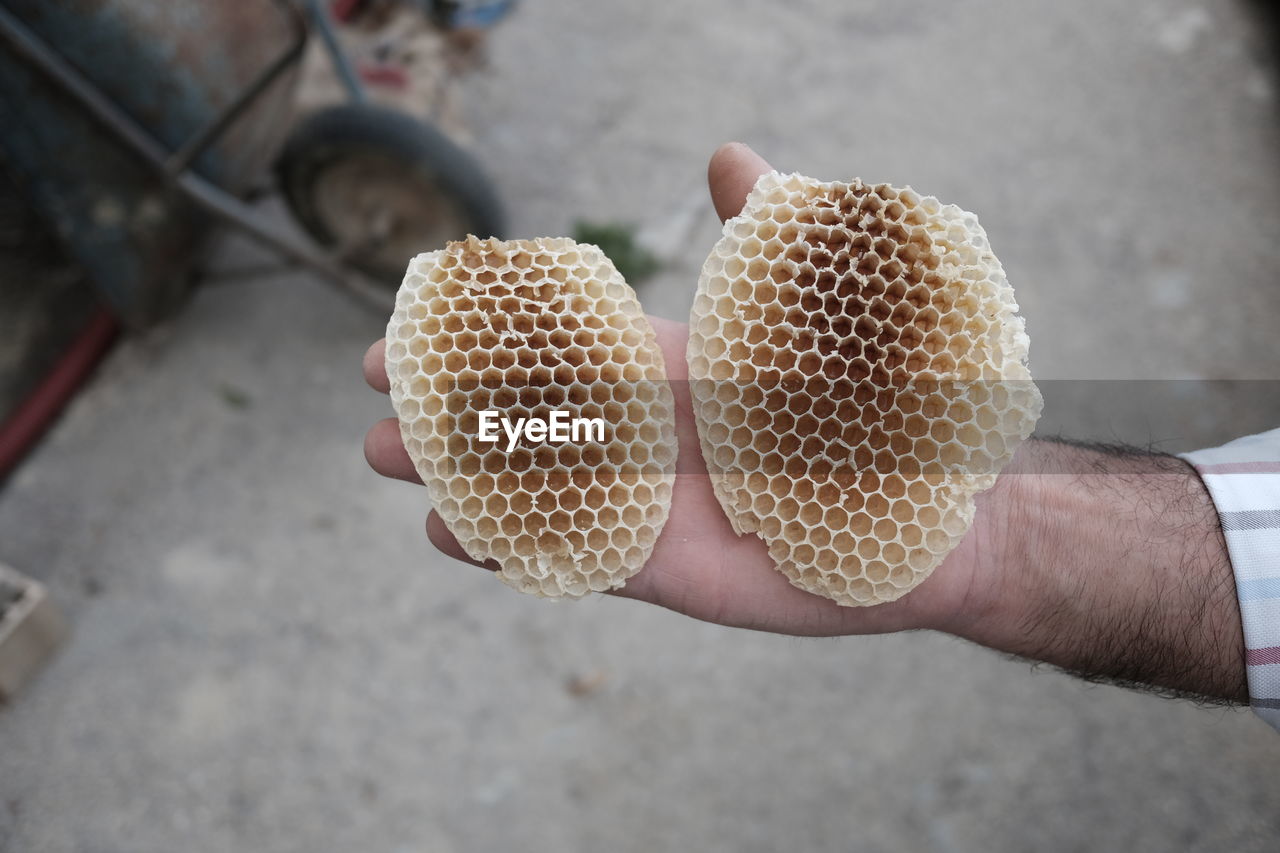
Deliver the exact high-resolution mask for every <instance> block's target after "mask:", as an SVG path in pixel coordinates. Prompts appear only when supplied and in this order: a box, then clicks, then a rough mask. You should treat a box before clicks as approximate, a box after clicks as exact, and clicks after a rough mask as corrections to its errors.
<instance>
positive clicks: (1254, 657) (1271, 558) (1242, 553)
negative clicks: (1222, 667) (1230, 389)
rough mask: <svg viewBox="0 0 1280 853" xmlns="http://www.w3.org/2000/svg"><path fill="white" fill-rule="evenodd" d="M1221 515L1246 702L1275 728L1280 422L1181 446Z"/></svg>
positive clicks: (1279, 640) (1279, 696) (1279, 687)
mask: <svg viewBox="0 0 1280 853" xmlns="http://www.w3.org/2000/svg"><path fill="white" fill-rule="evenodd" d="M1182 458H1183V459H1186V460H1187V461H1188V462H1190V463H1191V464H1192V465H1193V466H1195V469H1196V471H1197V472H1199V474H1200V478H1201V479H1202V480H1203V481H1204V484H1205V487H1206V488H1207V489H1208V490H1209V495H1210V496H1211V497H1212V498H1213V503H1214V506H1215V507H1217V509H1218V518H1219V519H1221V521H1222V532H1223V535H1224V536H1225V537H1226V540H1227V551H1228V553H1229V554H1230V555H1231V567H1232V569H1233V570H1234V571H1235V575H1236V595H1237V596H1238V597H1239V599H1240V620H1241V622H1242V623H1243V625H1244V645H1245V663H1246V664H1247V668H1248V677H1249V702H1250V704H1251V705H1252V706H1253V710H1254V711H1255V712H1256V713H1257V714H1258V716H1260V717H1262V719H1264V720H1266V721H1267V722H1268V723H1270V724H1271V725H1272V726H1274V727H1275V728H1276V729H1280V429H1274V430H1271V431H1270V432H1264V433H1260V434H1258V435H1250V436H1246V437H1244V438H1238V439H1236V440H1235V441H1232V442H1230V443H1228V444H1224V445H1222V446H1221V447H1214V448H1211V449H1208V450H1197V451H1195V452H1194V453H1184V454H1182Z"/></svg>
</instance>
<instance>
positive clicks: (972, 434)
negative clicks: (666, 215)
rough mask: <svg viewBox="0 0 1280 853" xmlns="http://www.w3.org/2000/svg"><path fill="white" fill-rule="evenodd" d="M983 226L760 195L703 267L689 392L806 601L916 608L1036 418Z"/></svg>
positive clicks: (793, 186)
mask: <svg viewBox="0 0 1280 853" xmlns="http://www.w3.org/2000/svg"><path fill="white" fill-rule="evenodd" d="M1017 308H1018V306H1017V303H1016V302H1015V301H1014V297H1013V290H1012V288H1011V287H1010V286H1009V283H1008V282H1007V280H1006V278H1005V275H1004V271H1003V269H1002V268H1001V265H1000V262H999V261H998V260H997V259H996V257H995V255H994V254H992V252H991V249H990V246H989V245H988V242H987V236H986V233H985V232H984V231H983V229H982V227H981V226H980V225H979V224H978V221H977V219H976V218H975V217H974V216H973V215H972V214H970V213H966V212H964V211H963V210H961V209H960V208H958V207H955V206H954V205H943V204H940V203H939V202H938V200H937V199H935V198H929V197H922V196H920V195H918V194H916V193H915V192H913V191H912V190H910V189H895V188H893V187H890V186H888V185H885V184H876V185H870V184H866V183H863V182H862V181H861V180H857V179H855V180H853V181H851V182H849V183H822V182H818V181H815V180H813V179H810V178H805V177H802V176H800V175H781V174H778V173H776V172H774V173H769V174H766V175H763V176H761V178H760V179H759V180H758V181H757V183H756V185H755V187H754V188H753V189H752V191H751V193H750V195H749V196H748V198H747V202H746V206H745V207H744V209H743V211H742V213H741V214H740V215H739V216H737V217H735V218H733V219H730V220H729V221H728V222H726V223H725V225H724V232H723V235H722V237H721V239H720V241H719V242H718V243H717V244H716V246H715V248H714V249H713V250H712V252H711V254H710V256H709V257H708V258H707V261H706V264H705V265H704V267H703V269H702V274H701V276H700V279H699V282H698V291H697V294H696V296H695V298H694V304H693V310H692V312H691V317H690V336H689V349H688V358H689V375H690V390H691V394H692V398H693V408H694V415H695V418H696V420H697V424H698V435H699V439H700V441H701V445H702V452H703V456H704V458H705V461H706V463H707V469H708V472H709V473H710V475H711V478H712V486H713V488H714V491H715V494H716V497H717V498H718V499H719V501H720V504H721V506H722V507H723V508H724V510H725V513H726V514H727V515H728V517H729V520H730V522H731V523H732V525H733V527H734V529H735V531H737V533H738V534H739V535H741V534H744V533H750V532H754V533H757V534H759V536H760V537H761V538H762V539H763V540H764V542H765V544H766V545H767V546H768V548H769V554H770V556H771V557H772V558H773V560H774V562H775V563H776V564H777V567H778V569H779V570H780V571H781V572H782V573H783V574H785V575H786V576H787V578H788V579H789V580H790V581H791V583H792V584H794V585H795V586H798V587H800V588H802V589H805V590H809V591H810V592H814V593H818V594H820V595H824V596H826V597H828V598H831V599H833V600H834V601H836V602H838V603H840V604H842V605H847V606H858V605H872V604H879V603H882V602H886V601H892V600H894V599H897V598H900V597H901V596H903V595H905V594H906V593H907V592H909V591H910V590H911V589H913V588H914V587H915V586H916V585H918V584H919V583H920V582H921V581H923V580H924V579H925V578H926V577H928V576H929V574H930V573H931V572H932V571H933V570H934V568H936V567H937V566H938V564H939V563H941V562H942V560H943V558H944V557H946V555H947V554H948V553H949V552H950V551H951V550H952V549H953V548H954V547H955V546H956V545H957V544H958V543H959V542H960V540H961V539H962V538H963V537H964V535H965V533H966V531H967V530H968V529H969V527H970V525H971V524H972V523H973V518H974V496H975V495H976V494H978V493H979V492H981V491H982V490H984V489H986V488H988V487H990V486H991V485H992V484H993V483H994V482H995V478H996V475H997V474H998V473H999V471H1000V469H1001V467H1003V466H1004V465H1005V463H1007V462H1008V461H1009V459H1010V457H1012V455H1013V453H1014V450H1015V449H1016V447H1017V445H1018V443H1019V442H1021V441H1022V440H1023V439H1025V438H1026V437H1027V436H1028V435H1030V433H1031V430H1032V428H1033V427H1034V426H1035V422H1036V419H1037V418H1038V417H1039V414H1040V407H1041V400H1040V394H1039V391H1038V390H1037V389H1036V387H1035V385H1034V384H1033V383H1032V381H1031V374H1030V372H1029V371H1028V369H1027V366H1026V358H1027V346H1028V339H1027V335H1026V333H1025V331H1024V329H1023V321H1022V318H1021V317H1019V316H1018V315H1017V313H1016V312H1017Z"/></svg>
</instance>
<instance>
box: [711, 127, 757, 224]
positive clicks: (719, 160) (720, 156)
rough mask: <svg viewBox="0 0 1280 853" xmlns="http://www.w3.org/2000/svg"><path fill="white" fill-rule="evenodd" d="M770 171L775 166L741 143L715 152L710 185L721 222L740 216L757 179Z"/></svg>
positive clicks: (712, 158) (731, 144)
mask: <svg viewBox="0 0 1280 853" xmlns="http://www.w3.org/2000/svg"><path fill="white" fill-rule="evenodd" d="M770 171H773V167H772V166H770V165H769V163H768V162H767V161H766V160H765V159H764V158H763V157H761V156H760V155H759V154H757V153H756V152H754V151H752V150H751V149H750V148H749V147H747V146H746V145H744V144H742V143H741V142H726V143H725V144H724V145H721V146H720V147H719V148H717V149H716V153H715V154H713V155H711V162H710V163H709V164H708V165H707V186H708V187H709V188H710V189H711V201H712V203H713V204H715V207H716V214H717V215H718V216H719V217H720V221H721V222H723V221H724V220H726V219H729V218H730V217H733V216H737V215H738V213H739V212H740V211H741V210H742V206H743V205H744V204H745V203H746V201H747V193H749V192H751V188H752V187H753V186H755V183H756V179H757V178H759V177H760V176H761V175H763V174H765V173H766V172H770Z"/></svg>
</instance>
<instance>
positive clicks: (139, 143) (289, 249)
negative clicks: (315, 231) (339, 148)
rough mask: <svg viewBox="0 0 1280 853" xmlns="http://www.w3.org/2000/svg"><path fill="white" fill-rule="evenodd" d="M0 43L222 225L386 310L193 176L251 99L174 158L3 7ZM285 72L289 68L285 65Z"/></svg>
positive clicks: (328, 258)
mask: <svg viewBox="0 0 1280 853" xmlns="http://www.w3.org/2000/svg"><path fill="white" fill-rule="evenodd" d="M277 2H278V3H281V5H283V3H282V2H281V0H277ZM284 2H287V0H284ZM308 2H309V3H312V4H314V2H315V0H308ZM294 12H295V17H294V19H295V21H297V22H299V23H300V24H301V26H302V27H304V28H305V26H306V22H305V20H304V19H302V18H301V17H300V16H297V15H296V10H294ZM0 42H4V43H6V44H8V46H9V47H10V48H12V49H13V51H14V52H15V53H16V54H17V55H18V56H19V57H20V58H22V59H25V60H26V61H27V62H29V63H30V64H31V65H32V66H34V67H35V68H37V69H38V70H39V71H40V72H41V73H43V74H45V75H46V76H47V77H49V78H50V79H51V80H52V81H53V82H54V83H56V84H57V85H59V86H61V87H62V89H63V90H64V91H65V92H66V93H67V94H68V95H70V96H71V97H72V98H73V99H74V100H76V101H77V102H78V103H79V104H80V105H81V106H82V107H84V109H85V110H86V111H87V112H88V113H89V114H90V115H91V116H92V117H93V118H94V119H95V120H96V121H98V123H99V124H101V125H102V126H103V127H104V128H106V129H107V130H108V131H110V132H111V133H113V134H114V135H115V136H116V137H118V138H119V139H120V140H121V141H122V142H124V143H125V144H126V145H127V146H128V147H129V148H131V149H132V150H133V151H134V152H135V153H136V154H138V155H139V156H140V157H142V158H143V159H144V160H146V161H147V162H148V163H150V164H151V165H153V166H154V167H155V168H156V169H157V171H158V172H159V173H160V175H161V176H162V177H163V178H164V179H165V180H166V181H168V182H169V183H171V184H172V185H173V186H175V187H176V188H177V189H178V190H179V191H180V192H182V193H183V194H184V195H186V196H187V197H189V198H190V199H191V200H192V201H194V202H195V203H196V204H198V205H199V206H200V207H201V208H203V209H204V210H205V211H206V212H208V213H209V214H211V215H213V216H215V217H217V218H218V219H220V220H222V221H223V222H226V223H228V224H230V225H233V226H236V227H238V228H240V229H241V230H243V231H244V232H245V233H246V234H248V235H249V236H250V237H252V238H254V239H255V240H257V241H258V242H259V243H261V244H263V245H265V246H267V247H268V248H271V249H274V250H276V251H278V252H280V253H281V254H283V255H285V256H286V257H288V258H290V259H291V260H293V261H295V262H297V263H300V264H302V265H304V266H306V267H308V268H309V269H311V270H312V271H314V272H316V273H317V274H319V275H321V276H323V277H324V278H326V279H328V280H330V281H332V282H334V283H336V284H338V285H340V286H341V287H343V288H344V289H345V290H347V291H348V292H350V293H352V294H354V295H355V296H356V297H358V298H359V299H360V300H361V301H362V302H365V303H367V304H369V305H370V306H373V307H376V308H378V309H379V310H382V309H385V308H386V297H385V294H383V293H381V292H380V289H379V288H378V287H377V286H376V285H374V284H373V283H371V282H368V281H365V280H363V278H362V277H359V276H357V275H355V274H353V273H352V272H351V271H350V270H347V269H345V268H344V267H343V266H342V262H341V258H340V257H339V256H338V255H336V254H334V253H331V252H328V251H325V250H323V249H320V248H318V247H316V246H314V245H313V244H311V243H308V242H305V241H303V240H299V239H297V238H295V237H293V236H292V235H289V234H286V233H284V232H282V231H280V230H279V229H278V228H276V227H274V226H272V225H271V224H270V223H268V222H266V221H264V220H263V219H262V218H261V217H260V216H259V215H258V214H257V212H256V211H254V210H253V208H251V207H250V206H249V205H247V204H245V203H244V202H243V201H241V200H240V199H238V198H236V197H235V196H233V195H232V194H231V193H229V192H226V191H225V190H223V189H222V188H220V187H218V186H217V185H215V184H213V183H212V182H210V181H208V180H206V179H205V178H203V177H201V176H200V175H198V174H196V173H194V172H192V171H191V169H190V168H189V166H190V164H191V161H192V160H193V159H194V158H196V157H198V156H199V155H200V153H201V152H202V151H204V150H205V148H207V147H208V146H209V145H210V144H211V143H212V142H213V141H214V140H216V139H217V137H218V136H219V135H220V134H221V133H222V132H223V131H224V130H226V128H227V127H228V126H229V125H230V124H231V122H232V121H234V120H235V118H236V117H237V116H239V115H240V114H241V113H242V112H243V111H244V109H245V108H246V107H247V106H248V105H249V104H250V103H251V102H252V100H253V98H252V97H246V96H245V95H243V94H242V95H241V96H239V97H237V98H236V99H235V100H234V101H233V102H232V104H231V105H230V106H229V107H228V108H227V109H226V110H224V111H223V113H222V114H220V115H219V116H218V117H216V118H215V119H214V120H213V121H212V122H211V123H210V124H209V125H207V126H206V127H205V128H203V129H201V130H200V131H199V132H197V133H196V134H195V135H194V136H193V137H192V138H191V139H190V140H188V141H187V142H186V143H184V144H183V145H182V147H181V148H179V149H178V151H177V152H176V153H171V152H169V151H167V150H166V149H165V147H164V146H163V145H161V144H160V143H159V142H158V141H157V140H156V139H155V137H153V136H152V135H151V134H149V133H148V132H147V131H146V130H145V129H144V128H143V127H142V126H141V125H139V124H138V123H137V122H136V121H135V120H134V119H133V118H132V117H131V116H129V115H128V114H127V113H125V112H124V111H123V110H122V109H120V108H119V107H118V106H116V105H115V104H114V103H112V102H111V100H110V99H109V98H107V97H106V96H104V95H103V93H102V92H101V91H99V90H98V89H97V87H95V86H94V85H93V83H92V82H90V81H89V80H88V79H86V78H85V77H84V75H82V74H81V73H80V72H79V71H78V70H76V69H75V68H74V67H73V66H72V65H71V64H70V63H69V62H67V61H66V60H65V59H63V58H62V57H61V56H60V55H58V54H57V53H56V52H55V51H54V50H52V49H51V48H50V47H49V46H48V45H47V44H45V43H44V41H43V40H41V39H40V38H39V37H38V36H37V35H35V34H34V33H32V32H31V31H30V30H29V29H27V27H26V26H25V25H24V24H23V23H22V22H21V21H19V20H18V19H17V18H16V17H14V16H13V15H12V14H11V13H10V12H9V11H7V10H6V9H4V8H3V7H0ZM305 43H306V40H305V37H304V38H303V39H302V40H301V44H297V43H295V44H294V45H293V46H291V48H290V50H289V51H288V52H287V54H286V55H292V57H293V59H296V57H297V55H298V52H300V51H301V49H302V47H303V46H305ZM337 50H338V53H339V55H341V48H340V47H337ZM283 59H284V57H282V58H281V60H277V61H276V62H274V63H272V64H271V66H269V67H268V68H267V69H266V70H265V71H264V72H263V73H262V74H261V75H259V77H258V78H256V79H255V80H254V82H253V83H252V84H251V85H250V87H249V89H248V90H246V93H247V94H251V95H255V96H256V95H257V94H260V93H261V91H262V89H264V88H265V87H266V85H268V84H269V83H270V81H271V80H272V79H274V78H275V77H276V76H277V75H279V74H280V73H281V71H282V70H283V68H282V67H281V65H280V63H281V61H283ZM291 61H292V60H291ZM283 67H287V65H285V66H283ZM171 167H172V169H171Z"/></svg>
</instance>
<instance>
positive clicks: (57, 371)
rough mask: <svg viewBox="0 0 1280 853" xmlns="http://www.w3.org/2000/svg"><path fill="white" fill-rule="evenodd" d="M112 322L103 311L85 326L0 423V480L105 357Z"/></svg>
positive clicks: (112, 334)
mask: <svg viewBox="0 0 1280 853" xmlns="http://www.w3.org/2000/svg"><path fill="white" fill-rule="evenodd" d="M118 328H119V327H118V325H117V324H116V318H115V317H114V316H112V314H111V312H110V311H108V310H107V309H105V308H99V309H98V311H97V313H95V314H94V315H93V317H92V318H90V320H89V322H88V323H86V324H85V327H84V329H83V330H82V331H81V332H80V335H79V336H78V337H77V338H76V339H75V340H74V341H73V342H72V344H71V346H70V347H68V348H67V351H66V352H64V353H63V354H62V356H61V358H59V359H58V362H57V364H55V365H54V366H53V368H52V369H50V371H49V372H48V374H46V375H45V378H44V381H43V382H41V383H40V385H39V386H37V387H36V389H35V390H34V391H32V392H31V393H30V394H28V395H27V398H26V399H25V400H23V401H22V402H21V403H20V404H19V405H18V408H17V409H15V410H14V412H13V414H12V415H11V416H10V417H9V419H8V420H7V421H5V422H4V423H0V480H3V479H4V478H5V477H7V476H8V475H9V472H10V471H12V470H13V469H14V467H15V466H16V465H17V464H18V463H19V462H20V461H21V460H22V457H24V456H25V455H26V454H27V451H29V450H30V449H31V448H32V447H33V446H34V445H35V443H36V441H37V440H38V439H39V438H40V436H41V435H43V434H44V431H45V429H47V428H48V427H49V425H50V424H51V423H52V422H53V419H54V418H55V417H57V415H58V412H60V411H62V407H63V406H65V405H66V404H67V401H68V400H70V399H71V396H72V395H73V394H74V393H75V392H76V389H77V388H79V387H80V383H82V382H83V381H84V380H85V377H87V376H88V375H89V372H90V371H91V370H93V367H94V365H96V364H97V363H98V361H99V360H100V359H101V358H102V356H103V355H105V354H106V352H107V349H108V348H109V347H110V346H111V343H112V342H113V341H114V340H115V337H116V332H117V331H118Z"/></svg>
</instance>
